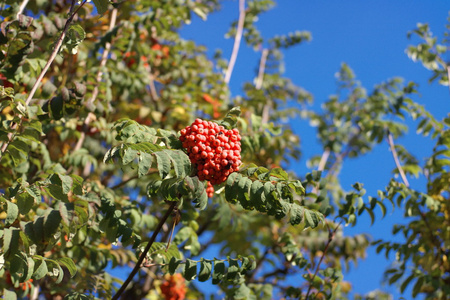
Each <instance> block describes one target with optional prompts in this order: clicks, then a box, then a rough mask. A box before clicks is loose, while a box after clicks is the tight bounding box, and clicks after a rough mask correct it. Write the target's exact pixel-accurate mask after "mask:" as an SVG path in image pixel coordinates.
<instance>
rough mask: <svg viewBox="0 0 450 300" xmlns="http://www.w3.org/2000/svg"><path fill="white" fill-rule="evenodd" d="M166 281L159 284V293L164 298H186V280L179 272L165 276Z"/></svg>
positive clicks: (173, 299)
mask: <svg viewBox="0 0 450 300" xmlns="http://www.w3.org/2000/svg"><path fill="white" fill-rule="evenodd" d="M165 278H166V281H165V282H164V283H163V284H161V286H160V289H161V293H162V294H163V295H164V298H165V299H166V300H183V299H185V298H186V292H187V288H186V281H185V280H184V278H183V276H182V275H181V274H179V273H178V274H174V275H173V276H166V277H165Z"/></svg>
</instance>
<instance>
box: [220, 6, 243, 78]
mask: <svg viewBox="0 0 450 300" xmlns="http://www.w3.org/2000/svg"><path fill="white" fill-rule="evenodd" d="M244 20H245V0H239V20H238V24H237V29H236V36H235V38H234V45H233V52H232V53H231V57H230V62H229V64H228V68H227V72H226V73H225V79H224V81H225V83H226V84H229V83H230V78H231V73H233V68H234V65H235V63H236V59H237V56H238V53H239V46H240V45H241V39H242V32H243V31H244Z"/></svg>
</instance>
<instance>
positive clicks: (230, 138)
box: [180, 119, 241, 196]
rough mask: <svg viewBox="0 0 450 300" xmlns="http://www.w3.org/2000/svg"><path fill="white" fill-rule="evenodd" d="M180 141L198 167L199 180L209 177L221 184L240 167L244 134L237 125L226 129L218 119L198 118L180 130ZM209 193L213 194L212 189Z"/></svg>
mask: <svg viewBox="0 0 450 300" xmlns="http://www.w3.org/2000/svg"><path fill="white" fill-rule="evenodd" d="M180 141H181V142H182V143H183V147H184V148H185V149H186V150H187V153H188V155H189V158H190V160H191V162H192V163H193V164H194V165H195V166H196V167H197V171H198V173H197V176H198V178H199V179H200V180H208V181H209V182H210V183H211V185H215V184H220V183H222V182H224V181H225V180H227V178H228V175H230V174H231V173H233V172H236V171H238V170H239V166H240V165H241V142H240V141H241V136H240V135H239V130H237V129H236V128H235V129H233V130H227V129H225V128H224V127H223V126H219V125H218V124H216V123H213V122H210V121H204V120H201V119H196V120H195V121H194V123H192V125H191V126H188V127H186V128H184V129H182V130H181V136H180ZM207 192H208V190H207ZM213 192H214V190H213ZM208 196H212V193H211V189H210V190H209V194H208Z"/></svg>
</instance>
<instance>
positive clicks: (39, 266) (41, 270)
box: [33, 258, 48, 280]
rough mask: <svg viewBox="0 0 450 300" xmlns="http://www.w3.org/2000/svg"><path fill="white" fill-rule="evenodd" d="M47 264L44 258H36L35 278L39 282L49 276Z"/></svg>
mask: <svg viewBox="0 0 450 300" xmlns="http://www.w3.org/2000/svg"><path fill="white" fill-rule="evenodd" d="M47 272H48V268H47V263H46V262H45V260H44V259H42V258H35V264H34V272H33V278H34V279H35V280H39V279H41V278H44V277H45V276H46V275H47Z"/></svg>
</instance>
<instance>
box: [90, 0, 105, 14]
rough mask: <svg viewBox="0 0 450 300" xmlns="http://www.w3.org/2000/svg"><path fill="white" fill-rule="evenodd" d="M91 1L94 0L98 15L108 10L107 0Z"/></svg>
mask: <svg viewBox="0 0 450 300" xmlns="http://www.w3.org/2000/svg"><path fill="white" fill-rule="evenodd" d="M92 2H94V4H95V7H96V8H97V13H98V14H99V15H103V14H104V13H105V12H106V11H107V10H108V4H109V1H108V0H93V1H92Z"/></svg>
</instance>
